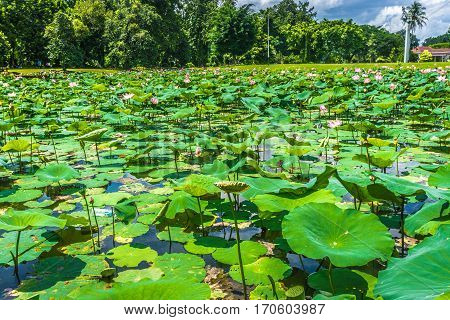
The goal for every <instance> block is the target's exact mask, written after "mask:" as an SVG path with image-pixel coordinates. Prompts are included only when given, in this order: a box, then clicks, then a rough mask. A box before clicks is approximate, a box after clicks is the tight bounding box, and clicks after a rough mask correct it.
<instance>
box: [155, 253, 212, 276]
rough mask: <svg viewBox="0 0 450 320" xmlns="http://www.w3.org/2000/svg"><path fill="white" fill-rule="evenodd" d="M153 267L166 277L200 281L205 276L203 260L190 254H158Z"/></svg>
mask: <svg viewBox="0 0 450 320" xmlns="http://www.w3.org/2000/svg"><path fill="white" fill-rule="evenodd" d="M153 267H156V268H159V269H161V270H162V271H163V272H164V277H165V278H168V279H174V278H176V279H178V280H179V281H180V280H181V279H182V280H183V281H184V280H189V279H190V280H189V281H191V280H192V281H195V282H201V281H203V279H204V278H205V276H206V271H205V261H204V260H203V259H202V258H200V257H197V256H195V255H192V254H183V253H166V254H163V255H162V256H158V257H157V258H156V260H155V263H154V264H153Z"/></svg>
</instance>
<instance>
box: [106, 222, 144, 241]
mask: <svg viewBox="0 0 450 320" xmlns="http://www.w3.org/2000/svg"><path fill="white" fill-rule="evenodd" d="M148 230H149V227H148V225H145V224H142V223H130V224H125V223H121V222H119V223H116V225H115V232H116V241H118V242H122V241H121V240H120V239H118V238H123V239H131V238H136V237H139V236H142V235H144V234H146V233H147V232H148ZM112 234H113V227H112V225H108V226H106V227H105V228H104V229H103V232H102V235H103V236H105V237H107V236H112ZM125 242H126V241H125Z"/></svg>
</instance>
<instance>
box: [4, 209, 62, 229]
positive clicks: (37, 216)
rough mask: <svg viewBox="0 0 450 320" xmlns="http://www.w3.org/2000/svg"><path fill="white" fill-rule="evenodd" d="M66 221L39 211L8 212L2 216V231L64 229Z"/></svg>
mask: <svg viewBox="0 0 450 320" xmlns="http://www.w3.org/2000/svg"><path fill="white" fill-rule="evenodd" d="M65 225H66V220H62V219H58V218H55V217H53V216H49V215H46V214H43V213H41V212H39V211H37V212H34V211H14V210H12V209H10V210H8V211H7V212H6V214H4V215H2V216H0V230H6V231H23V230H26V229H31V228H45V227H54V228H60V229H61V228H64V226H65Z"/></svg>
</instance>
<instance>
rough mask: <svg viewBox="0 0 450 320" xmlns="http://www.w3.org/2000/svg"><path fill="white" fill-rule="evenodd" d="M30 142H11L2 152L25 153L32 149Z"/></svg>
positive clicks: (18, 140) (22, 140) (23, 140)
mask: <svg viewBox="0 0 450 320" xmlns="http://www.w3.org/2000/svg"><path fill="white" fill-rule="evenodd" d="M30 146H31V144H30V141H28V140H25V139H16V140H9V141H8V142H7V143H6V144H5V145H4V146H3V147H2V150H3V151H5V152H8V151H14V152H24V151H27V150H28V149H29V148H30Z"/></svg>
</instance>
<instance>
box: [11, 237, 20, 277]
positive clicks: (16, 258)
mask: <svg viewBox="0 0 450 320" xmlns="http://www.w3.org/2000/svg"><path fill="white" fill-rule="evenodd" d="M21 233H22V231H21V230H19V231H17V238H16V254H15V255H14V254H13V253H12V251H10V253H11V256H12V258H13V262H14V275H15V276H16V279H17V282H18V283H20V275H19V243H20V234H21Z"/></svg>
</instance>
